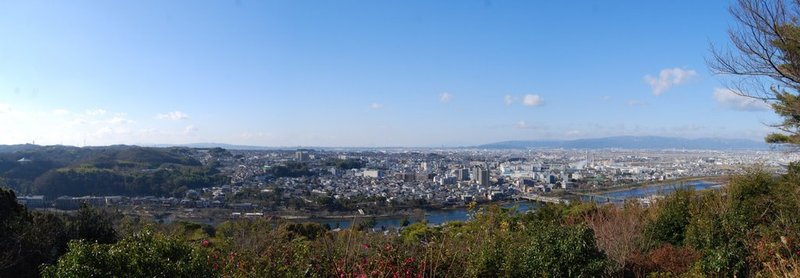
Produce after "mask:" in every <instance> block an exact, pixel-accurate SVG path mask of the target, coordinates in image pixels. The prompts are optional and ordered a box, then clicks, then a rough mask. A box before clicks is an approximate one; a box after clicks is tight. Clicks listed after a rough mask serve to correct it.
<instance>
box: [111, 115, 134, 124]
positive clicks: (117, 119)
mask: <svg viewBox="0 0 800 278" xmlns="http://www.w3.org/2000/svg"><path fill="white" fill-rule="evenodd" d="M108 123H109V124H132V123H133V121H132V120H129V119H126V118H123V117H119V116H117V117H113V118H111V119H110V120H108Z"/></svg>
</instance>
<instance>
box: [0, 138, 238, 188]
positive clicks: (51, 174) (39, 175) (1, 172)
mask: <svg viewBox="0 0 800 278" xmlns="http://www.w3.org/2000/svg"><path fill="white" fill-rule="evenodd" d="M207 155H229V153H227V152H225V151H221V152H220V151H212V152H203V151H200V150H196V149H189V148H145V147H137V146H108V147H84V148H78V147H70V146H36V145H13V146H0V186H6V187H9V188H12V189H14V190H17V191H18V192H20V193H22V194H41V195H46V196H48V197H51V198H53V197H58V196H62V195H70V196H84V195H127V196H137V195H156V196H177V195H181V194H183V193H184V192H185V191H186V190H188V189H192V188H198V187H206V186H213V185H217V184H221V183H224V182H225V181H226V178H225V177H224V176H222V175H220V174H219V173H218V171H217V169H216V165H214V164H208V165H203V163H201V162H200V161H199V160H198V158H201V157H204V156H207ZM212 161H213V160H212Z"/></svg>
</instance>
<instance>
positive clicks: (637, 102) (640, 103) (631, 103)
mask: <svg viewBox="0 0 800 278" xmlns="http://www.w3.org/2000/svg"><path fill="white" fill-rule="evenodd" d="M625 104H627V105H628V106H647V102H644V101H641V100H635V99H632V100H629V101H626V102H625Z"/></svg>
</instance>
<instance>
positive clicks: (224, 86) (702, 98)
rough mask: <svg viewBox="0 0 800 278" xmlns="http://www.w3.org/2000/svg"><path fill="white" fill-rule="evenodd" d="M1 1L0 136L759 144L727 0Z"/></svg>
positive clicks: (766, 117)
mask: <svg viewBox="0 0 800 278" xmlns="http://www.w3.org/2000/svg"><path fill="white" fill-rule="evenodd" d="M608 2H611V3H605V2H602V3H601V2H600V1H570V2H566V1H246V0H241V1H111V2H102V1H0V38H1V39H0V144H16V143H26V142H33V141H34V140H35V142H36V143H37V144H70V145H79V146H82V145H84V144H87V145H107V144H156V143H175V144H180V143H194V142H220V143H232V144H248V145H262V146H458V145H471V144H482V143H488V142H493V141H502V140H537V139H574V138H591V137H601V136H615V135H665V136H678V137H689V138H697V137H724V138H748V139H755V140H760V139H761V138H763V136H764V135H765V134H766V133H769V132H770V131H771V129H770V128H768V127H766V126H765V123H774V122H776V121H778V118H777V117H776V116H774V115H773V113H772V112H771V111H769V109H768V106H766V105H764V104H761V103H754V102H751V101H748V100H747V99H741V98H737V97H735V96H734V95H732V94H731V93H730V92H729V91H727V90H725V89H724V86H723V82H721V81H720V77H718V76H714V75H712V74H711V73H710V72H709V70H708V67H707V66H706V64H705V59H706V58H707V57H708V56H709V44H710V43H714V44H715V45H720V46H725V45H727V44H728V42H727V40H728V39H727V36H726V30H727V28H728V26H730V25H732V24H733V22H732V19H731V17H730V16H729V14H728V12H727V8H728V6H729V5H730V4H731V3H730V2H728V1H613V2H612V1H608Z"/></svg>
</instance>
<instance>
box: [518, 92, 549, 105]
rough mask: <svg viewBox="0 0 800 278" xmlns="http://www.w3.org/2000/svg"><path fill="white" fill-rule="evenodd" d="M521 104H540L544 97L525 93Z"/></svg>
mask: <svg viewBox="0 0 800 278" xmlns="http://www.w3.org/2000/svg"><path fill="white" fill-rule="evenodd" d="M522 104H523V105H525V106H541V105H542V104H544V99H543V98H542V97H540V96H539V95H533V94H527V95H525V96H524V97H523V98H522Z"/></svg>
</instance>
